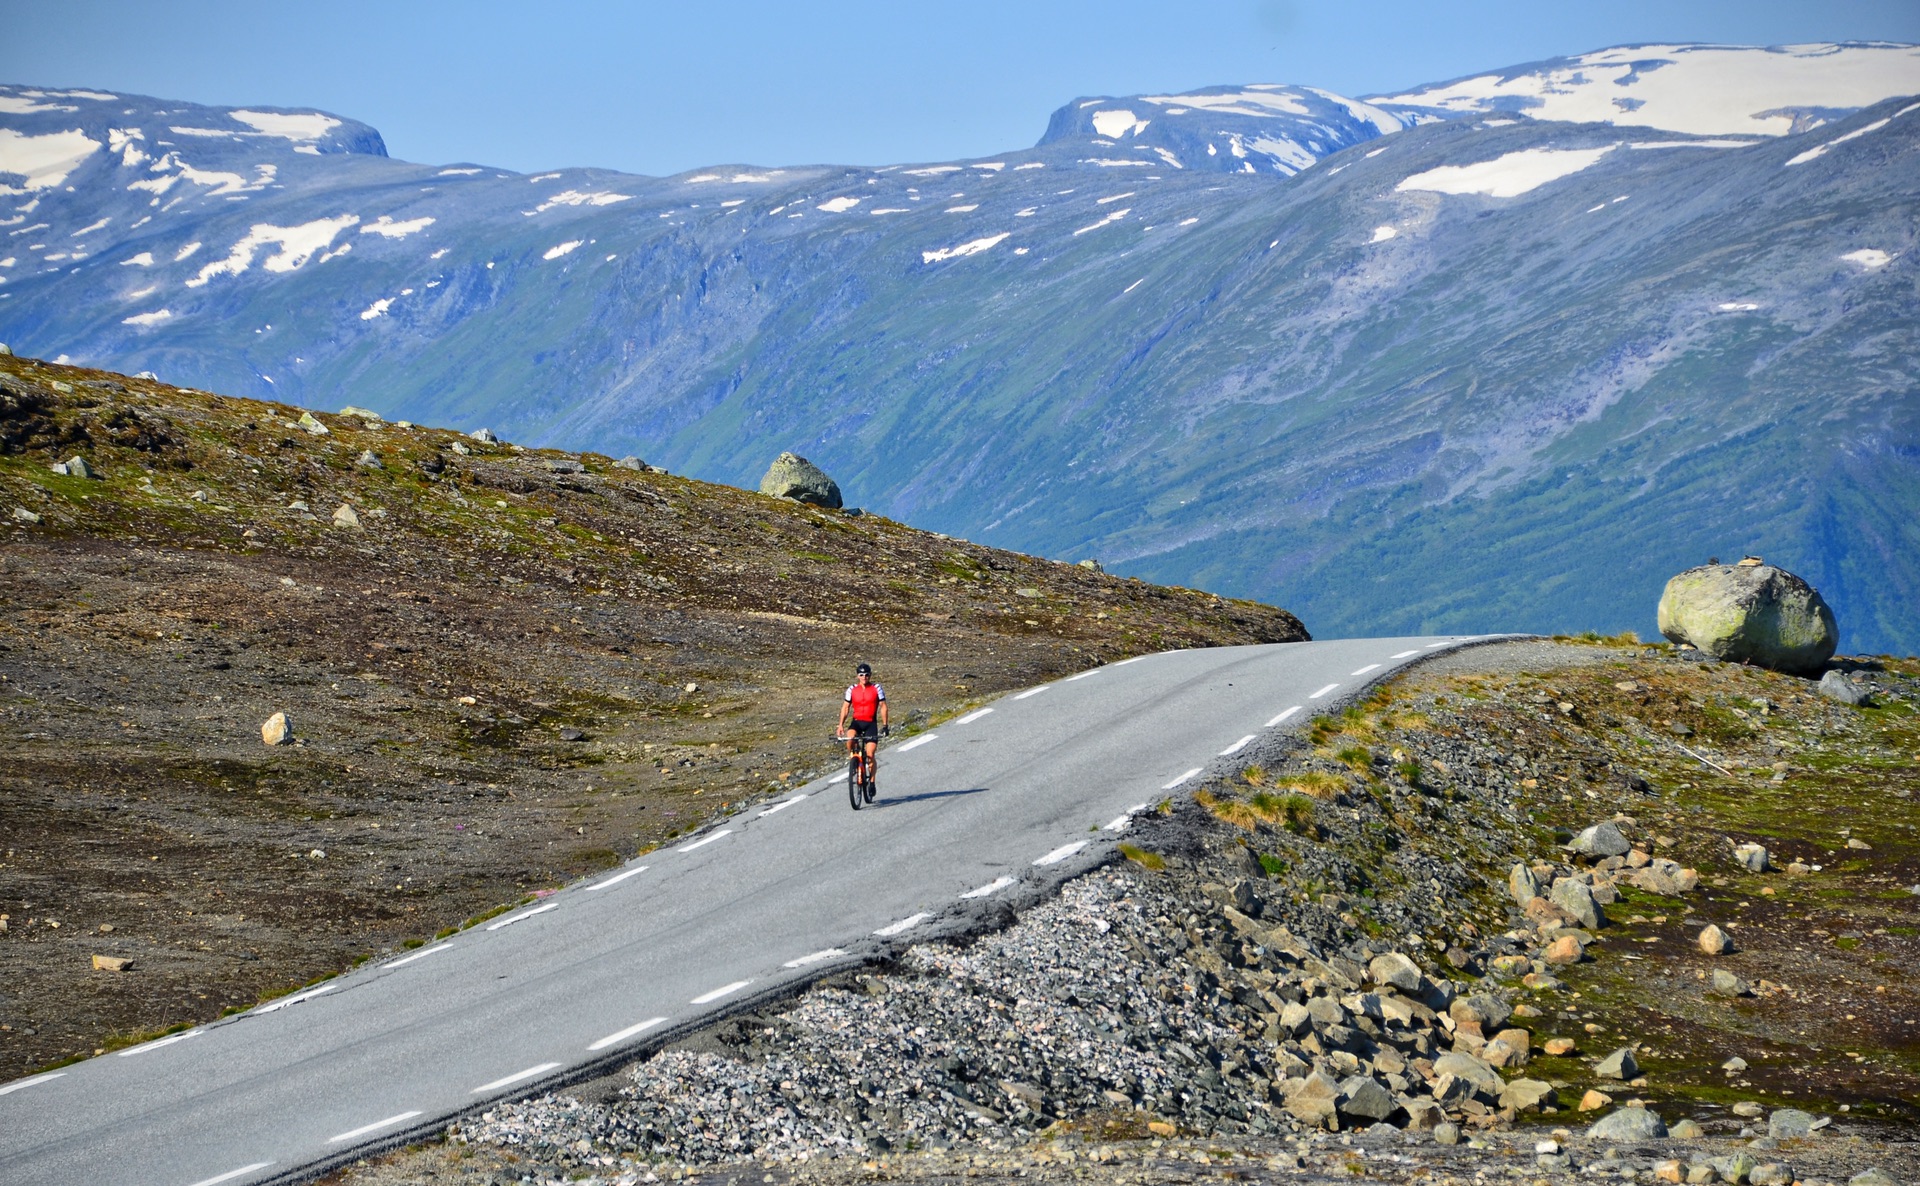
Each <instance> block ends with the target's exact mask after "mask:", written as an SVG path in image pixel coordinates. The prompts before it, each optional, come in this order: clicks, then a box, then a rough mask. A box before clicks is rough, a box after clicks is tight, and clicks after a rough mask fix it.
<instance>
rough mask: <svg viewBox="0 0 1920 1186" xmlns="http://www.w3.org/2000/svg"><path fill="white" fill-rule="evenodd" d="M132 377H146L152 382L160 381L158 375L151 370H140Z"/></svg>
mask: <svg viewBox="0 0 1920 1186" xmlns="http://www.w3.org/2000/svg"><path fill="white" fill-rule="evenodd" d="M134 378H136V379H146V380H149V381H151V382H154V383H158V382H159V381H160V376H158V375H156V374H154V373H153V372H152V371H141V372H139V373H138V374H136V375H134Z"/></svg>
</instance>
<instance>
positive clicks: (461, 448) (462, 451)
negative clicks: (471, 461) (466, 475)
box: [447, 441, 473, 457]
mask: <svg viewBox="0 0 1920 1186" xmlns="http://www.w3.org/2000/svg"><path fill="white" fill-rule="evenodd" d="M447 448H449V449H452V450H453V451H454V452H455V453H457V454H459V455H460V456H462V457H470V456H472V454H473V450H472V449H469V448H467V447H466V446H465V445H463V444H461V443H460V442H459V441H455V442H453V443H452V444H451V445H448V446H447Z"/></svg>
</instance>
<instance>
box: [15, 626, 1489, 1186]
mask: <svg viewBox="0 0 1920 1186" xmlns="http://www.w3.org/2000/svg"><path fill="white" fill-rule="evenodd" d="M1475 641H1480V639H1477V638H1464V637H1451V638H1399V639H1354V640H1342V641H1334V642H1312V643H1291V644H1283V645H1274V646H1257V647H1224V648H1218V649H1210V650H1196V651H1172V652H1166V653H1162V654H1155V655H1147V656H1143V657H1141V658H1138V659H1132V660H1128V661H1126V662H1124V663H1116V664H1113V665H1112V666H1108V667H1099V668H1093V669H1091V670H1089V671H1085V672H1082V673H1080V674H1078V675H1074V676H1070V677H1068V678H1066V679H1063V680H1060V681H1058V682H1056V683H1052V684H1044V685H1041V686H1040V687H1037V688H1030V689H1027V690H1026V691H1022V692H1017V693H1013V694H1011V695H1008V696H1005V697H1002V698H1001V699H999V700H997V701H995V702H994V703H993V704H992V705H990V706H988V707H985V708H982V709H979V710H977V711H975V712H972V713H970V714H968V715H966V716H962V717H959V718H957V719H955V720H952V721H948V722H946V723H945V724H942V725H939V726H937V727H936V728H934V729H932V730H930V731H928V732H925V733H922V734H920V735H919V736H917V737H914V738H912V739H910V740H906V741H903V742H900V743H897V744H895V745H893V746H892V747H891V748H889V749H887V750H886V751H885V752H884V753H883V754H882V758H881V766H880V779H879V786H880V799H879V801H878V802H877V803H875V804H874V805H873V806H872V807H870V808H868V809H866V810H863V811H861V812H858V813H855V812H853V811H851V810H849V808H848V805H847V796H846V792H845V788H844V777H845V776H844V774H842V775H841V776H840V779H839V780H838V781H836V780H834V779H822V780H817V781H815V782H812V783H809V784H808V785H806V786H805V787H802V788H800V789H799V790H798V791H796V792H793V793H791V794H789V795H788V796H786V797H785V798H783V799H779V800H777V801H774V802H772V803H768V804H764V805H761V806H756V807H754V808H750V809H748V810H747V811H744V812H742V813H739V814H736V815H734V816H732V817H731V818H728V819H726V820H723V821H720V822H718V823H716V824H714V825H712V826H711V827H709V828H707V829H706V830H704V831H702V832H700V833H698V834H697V835H694V836H691V837H688V838H686V839H684V840H682V841H680V842H679V843H678V845H677V847H673V848H663V849H660V850H657V851H655V852H652V853H648V854H647V855H645V856H642V857H639V858H636V859H635V860H634V861H632V862H630V863H629V864H627V865H625V866H623V867H621V868H619V869H616V870H613V871H611V872H609V873H606V874H602V875H600V876H598V877H595V878H590V879H587V880H584V881H581V882H579V883H576V884H574V885H572V886H569V887H568V888H567V889H565V890H562V891H560V892H559V893H556V894H553V895H551V896H549V897H547V898H545V899H542V900H541V901H539V902H537V903H535V904H533V905H530V906H527V907H524V908H522V909H519V910H516V911H513V912H510V913H508V914H504V915H502V916H500V917H498V918H496V919H493V920H491V921H490V922H488V923H485V924H482V925H480V926H476V927H474V928H472V929H470V930H467V931H464V932H462V933H460V934H458V935H456V936H454V937H453V938H451V939H449V940H447V941H445V942H441V943H436V944H433V945H431V946H427V947H423V948H419V949H417V950H414V951H411V952H408V953H406V954H403V955H401V956H398V957H396V958H393V959H389V960H386V961H384V962H383V963H380V964H378V965H369V966H367V967H364V968H361V969H359V970H357V971H355V972H352V973H350V974H347V975H344V976H341V977H338V978H337V979H334V980H330V981H327V982H325V983H323V984H321V985H319V986H317V987H314V988H311V989H308V990H306V991H304V992H301V993H297V994H294V995H293V996H289V997H283V998H281V999H279V1000H276V1001H273V1002H270V1003H268V1004H266V1005H263V1006H261V1007H259V1008H256V1009H254V1010H252V1011H251V1012H249V1013H245V1014H241V1015H238V1016H235V1017H233V1018H229V1019H226V1020H224V1021H221V1022H218V1023H215V1024H212V1025H207V1026H203V1027H200V1028H198V1029H194V1030H190V1031H187V1032H185V1033H182V1034H177V1035H174V1036H171V1037H168V1038H164V1039H161V1040H159V1041H156V1042H151V1043H148V1044H147V1045H145V1046H138V1047H134V1048H132V1049H128V1050H123V1051H119V1052H117V1053H115V1054H110V1055H106V1056H103V1057H99V1058H95V1059H91V1060H89V1061H86V1062H83V1063H78V1064H75V1065H73V1066H70V1067H67V1068H65V1069H63V1070H59V1071H55V1072H52V1073H49V1074H44V1075H38V1076H33V1077H29V1078H26V1079H19V1080H15V1081H13V1082H11V1083H6V1084H0V1181H4V1182H7V1183H9V1184H10V1186H38V1184H41V1183H47V1184H54V1183H72V1182H91V1183H101V1184H111V1183H126V1184H128V1186H133V1184H140V1186H174V1184H177V1186H213V1184H215V1183H228V1182H231V1183H236V1184H239V1183H259V1182H274V1181H296V1180H301V1179H305V1178H307V1177H310V1176H313V1175H315V1174H317V1173H318V1172H320V1171H321V1170H323V1169H325V1168H326V1167H328V1166H331V1165H334V1164H337V1163H339V1162H341V1161H344V1160H347V1159H350V1158H352V1157H356V1156H361V1155H364V1153H365V1152H366V1151H367V1150H368V1149H369V1148H372V1147H378V1146H384V1145H392V1144H396V1143H399V1142H401V1141H403V1140H405V1139H408V1138H409V1137H412V1136H417V1135H420V1134H423V1133H426V1132H430V1131H434V1130H436V1129H438V1128H440V1127H441V1126H444V1125H445V1124H447V1123H448V1122H449V1121H451V1120H453V1119H454V1118H455V1117H457V1116H459V1115H460V1114H462V1113H465V1112H468V1111H471V1110H474V1109H476V1108H478V1107H481V1106H484V1105H486V1104H490V1103H493V1102H497V1101H498V1100H500V1099H502V1098H505V1097H509V1096H516V1095H525V1094H529V1093H531V1092H534V1091H537V1090H540V1089H543V1088H547V1087H552V1086H555V1085H557V1084H560V1083H563V1082H566V1081H570V1080H577V1079H579V1078H582V1077H585V1076H588V1075H591V1074H593V1073H595V1072H596V1071H598V1070H600V1069H603V1068H605V1067H607V1066H610V1065H612V1064H615V1063H618V1062H620V1061H624V1060H627V1059H630V1058H632V1057H633V1056H634V1055H635V1054H637V1053H639V1052H640V1051H642V1050H645V1049H649V1048H652V1047H654V1046H657V1045H659V1044H660V1043H661V1042H663V1041H665V1040H667V1039H670V1038H671V1037H673V1036H674V1035H676V1034H680V1033H684V1032H686V1031H689V1030H692V1029H696V1028H698V1027H700V1026H702V1025H705V1024H707V1023H709V1022H711V1021H712V1020H713V1019H714V1018H715V1017H716V1016H717V1015H719V1014H721V1013H724V1012H727V1011H730V1010H734V1009H738V1008H740V1007H742V1006H743V1005H747V1004H750V1003H752V1002H753V1001H755V1000H760V999H767V998H771V997H777V996H781V995H786V994H789V993H791V992H792V991H793V990H794V989H795V988H796V987H798V986H799V985H800V984H802V983H804V982H806V981H809V980H812V979H815V978H817V977H818V976H820V975H821V974H822V972H824V971H829V970H833V969H835V968H843V967H849V966H853V965H857V964H861V963H864V962H866V961H868V960H870V959H872V958H874V957H876V956H878V955H881V954H884V953H885V952H887V951H891V950H896V949H899V948H902V947H904V946H905V945H906V944H908V943H911V942H914V941H918V940H921V939H924V938H928V937H934V936H938V935H941V934H950V933H955V932H959V931H963V930H967V929H969V928H972V927H976V926H979V925H982V924H983V922H984V920H985V916H987V915H989V914H991V913H992V912H993V911H994V910H996V909H1000V908H1001V907H1000V903H1002V902H1005V901H1007V900H1026V899H1031V898H1033V897H1035V896H1037V895H1039V894H1042V893H1045V892H1047V891H1049V890H1050V889H1051V888H1052V887H1053V886H1055V885H1057V884H1058V883H1059V882H1060V881H1062V880H1064V879H1065V878H1066V877H1069V876H1071V875H1073V874H1075V873H1076V872H1079V871H1081V870H1084V869H1086V868H1088V867H1090V866H1092V865H1094V864H1096V863H1098V862H1100V861H1102V860H1104V859H1106V857H1107V855H1108V854H1109V852H1110V848H1111V845H1112V844H1113V843H1114V842H1115V841H1116V840H1117V839H1118V837H1119V836H1121V835H1122V834H1123V833H1124V832H1125V831H1126V828H1127V826H1128V820H1129V818H1130V816H1131V815H1132V814H1133V813H1135V812H1138V811H1141V810H1144V809H1146V808H1147V807H1149V806H1150V805H1152V804H1155V803H1158V802H1159V801H1160V800H1162V799H1164V798H1165V797H1166V796H1168V795H1169V794H1171V793H1174V792H1176V791H1178V790H1179V789H1180V788H1181V787H1182V786H1184V785H1186V784H1188V783H1190V782H1193V781H1195V780H1198V779H1200V778H1201V776H1202V775H1204V774H1205V773H1206V772H1207V770H1208V768H1209V767H1210V766H1212V765H1213V764H1215V763H1220V764H1221V765H1223V766H1225V765H1228V764H1230V763H1233V762H1236V761H1239V762H1244V761H1246V760H1247V757H1248V756H1250V751H1251V750H1252V749H1257V748H1258V744H1257V743H1259V742H1260V741H1261V740H1262V738H1263V736H1264V735H1266V734H1268V733H1269V732H1270V731H1274V730H1284V729H1293V728H1296V727H1298V726H1299V725H1300V724H1301V723H1302V722H1304V721H1306V720H1308V719H1310V718H1311V717H1312V716H1313V715H1315V714H1316V713H1318V712H1321V711H1324V710H1325V709H1328V708H1331V707H1333V706H1334V705H1336V704H1339V703H1341V702H1343V701H1345V700H1347V699H1349V698H1351V697H1352V696H1353V695H1355V694H1356V693H1358V692H1360V691H1361V690H1363V689H1364V688H1365V687H1366V686H1368V685H1369V684H1372V683H1374V682H1377V681H1378V680H1380V679H1383V678H1385V677H1387V676H1390V675H1392V674H1393V673H1394V672H1396V671H1397V670H1399V669H1400V668H1402V667H1405V666H1406V665H1407V664H1410V663H1413V662H1416V661H1417V660H1418V659H1419V658H1420V657H1421V656H1425V655H1430V654H1433V653H1434V652H1436V651H1441V650H1446V649H1450V648H1453V647H1458V646H1461V645H1466V644H1469V643H1471V642H1475ZM1243 751H1248V752H1247V753H1246V754H1243Z"/></svg>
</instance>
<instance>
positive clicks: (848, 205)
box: [814, 198, 861, 214]
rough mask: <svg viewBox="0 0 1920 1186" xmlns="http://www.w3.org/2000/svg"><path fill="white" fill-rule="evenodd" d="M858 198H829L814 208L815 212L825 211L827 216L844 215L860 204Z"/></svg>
mask: <svg viewBox="0 0 1920 1186" xmlns="http://www.w3.org/2000/svg"><path fill="white" fill-rule="evenodd" d="M860 201H861V199H859V198H830V199H828V200H827V201H825V202H822V203H820V204H819V205H818V206H815V207H814V209H815V210H825V211H826V212H827V213H828V214H845V213H846V212H847V211H849V210H851V209H853V208H854V207H855V206H858V205H859V204H860Z"/></svg>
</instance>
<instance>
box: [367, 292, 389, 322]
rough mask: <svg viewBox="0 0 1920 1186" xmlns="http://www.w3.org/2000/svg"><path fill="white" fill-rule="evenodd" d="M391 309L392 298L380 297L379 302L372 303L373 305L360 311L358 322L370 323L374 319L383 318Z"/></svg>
mask: <svg viewBox="0 0 1920 1186" xmlns="http://www.w3.org/2000/svg"><path fill="white" fill-rule="evenodd" d="M392 307H393V298H392V297H381V298H380V299H379V300H377V301H375V302H373V304H371V305H368V306H367V307H366V308H364V309H362V310H360V320H362V321H372V320H373V319H374V318H376V317H385V316H386V315H387V310H388V309H391V308H392Z"/></svg>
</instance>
